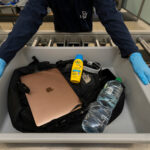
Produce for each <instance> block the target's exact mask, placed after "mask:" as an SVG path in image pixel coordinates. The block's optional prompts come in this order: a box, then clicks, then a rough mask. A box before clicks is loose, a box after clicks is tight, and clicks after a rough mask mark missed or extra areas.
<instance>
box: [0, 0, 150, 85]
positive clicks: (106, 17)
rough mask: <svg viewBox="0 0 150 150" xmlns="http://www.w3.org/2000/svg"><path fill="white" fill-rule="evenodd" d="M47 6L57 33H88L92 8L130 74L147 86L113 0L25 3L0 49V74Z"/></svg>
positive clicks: (149, 72) (148, 76)
mask: <svg viewBox="0 0 150 150" xmlns="http://www.w3.org/2000/svg"><path fill="white" fill-rule="evenodd" d="M48 7H50V8H51V9H52V11H53V14H54V24H55V30H56V31H57V32H72V33H75V32H91V31H92V12H93V7H95V9H96V13H97V15H98V16H99V19H100V21H101V22H102V24H103V25H104V27H105V28H106V30H107V32H108V34H109V35H110V36H111V38H112V40H113V42H114V43H115V44H116V45H117V46H118V47H119V49H120V51H121V56H122V57H123V58H129V59H130V62H131V64H132V66H133V69H134V71H135V72H136V74H137V75H138V77H139V78H140V79H141V81H142V82H143V83H144V84H145V85H147V84H149V83H150V69H149V67H148V65H147V64H146V63H145V61H144V60H143V58H142V55H141V54H140V53H139V51H138V47H137V46H136V44H135V43H134V41H133V39H132V37H131V35H130V33H129V31H128V29H127V27H126V26H125V24H124V22H123V18H122V15H121V13H120V12H118V11H117V9H116V5H115V1H114V0H29V1H28V2H27V4H26V6H25V8H24V10H23V11H22V12H21V14H20V17H19V18H18V20H17V22H16V24H15V26H14V28H13V30H12V32H11V33H10V34H9V35H8V38H7V40H6V41H5V42H4V43H3V44H2V46H1V47H0V75H2V74H3V71H4V69H5V67H6V65H7V64H8V63H9V62H10V61H11V59H12V58H13V57H14V56H15V55H16V53H17V52H18V51H19V50H20V49H21V48H22V47H23V46H24V45H25V44H26V43H27V42H28V41H29V40H30V38H31V37H32V36H33V35H34V34H35V33H36V32H37V30H38V29H39V27H40V25H41V24H42V21H43V17H44V16H46V15H47V8H48Z"/></svg>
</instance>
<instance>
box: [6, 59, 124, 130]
mask: <svg viewBox="0 0 150 150" xmlns="http://www.w3.org/2000/svg"><path fill="white" fill-rule="evenodd" d="M33 59H34V61H33V62H32V63H31V64H29V65H28V66H26V67H22V68H19V69H16V70H15V71H14V73H13V75H12V78H11V81H10V85H9V89H8V111H9V115H10V118H11V121H12V124H13V126H14V128H16V129H17V130H19V131H21V132H35V133H81V132H84V131H83V130H82V127H81V124H82V120H83V119H84V117H85V115H86V113H87V111H88V106H89V104H90V103H92V102H94V101H96V98H97V96H98V94H99V92H100V91H101V89H103V87H104V85H105V83H106V82H107V81H110V80H114V79H115V78H116V77H115V76H114V75H113V74H112V73H111V71H110V70H108V69H104V70H102V71H100V72H99V73H98V74H94V73H89V72H86V71H84V73H86V74H88V75H89V76H90V78H91V81H90V83H88V84H87V83H85V81H84V80H83V79H81V83H80V84H72V83H71V82H70V73H71V67H72V63H73V60H68V61H58V62H57V63H56V64H50V63H49V62H47V61H46V62H39V61H38V60H37V59H36V58H35V57H33ZM84 65H87V61H84ZM52 68H58V69H59V70H60V71H61V73H62V74H63V76H64V77H65V78H66V80H67V81H68V83H69V84H70V86H71V87H72V88H73V90H74V91H75V92H76V94H77V95H78V96H79V98H80V100H81V101H82V103H83V105H82V108H81V109H78V110H76V111H74V112H71V113H69V114H67V115H65V116H63V117H61V118H58V119H55V120H53V121H51V122H49V123H47V124H45V125H43V126H41V127H37V126H36V125H35V122H34V119H33V116H32V113H31V110H30V107H29V105H28V102H27V99H26V96H25V93H29V91H30V89H29V88H28V87H27V86H26V85H24V84H23V83H21V81H20V77H21V76H23V75H27V74H32V73H34V72H37V71H43V70H48V69H52ZM124 99H125V93H124V91H123V93H122V95H121V97H120V100H119V102H118V104H117V106H116V108H115V109H114V111H113V114H112V117H111V119H110V121H109V124H110V123H111V122H112V121H113V120H115V119H116V118H117V117H118V116H119V114H120V113H121V112H122V109H123V106H124Z"/></svg>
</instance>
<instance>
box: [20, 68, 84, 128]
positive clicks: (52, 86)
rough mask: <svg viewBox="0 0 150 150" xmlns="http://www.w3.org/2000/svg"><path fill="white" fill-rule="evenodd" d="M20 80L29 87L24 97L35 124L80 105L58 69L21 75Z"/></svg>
mask: <svg viewBox="0 0 150 150" xmlns="http://www.w3.org/2000/svg"><path fill="white" fill-rule="evenodd" d="M21 81H22V83H24V84H25V85H26V86H27V87H28V88H29V89H30V93H29V94H26V97H27V100H28V103H29V105H30V108H31V111H32V114H33V118H34V120H35V123H36V125H37V126H42V125H44V124H46V123H48V122H50V121H52V120H54V119H57V118H59V117H62V116H64V115H66V114H68V113H70V112H71V111H73V110H76V108H77V109H78V108H79V107H80V106H81V102H80V100H79V98H78V96H77V95H76V93H75V92H74V91H73V89H72V88H71V87H70V85H69V84H68V82H67V81H66V79H65V78H64V77H63V75H62V74H61V72H60V71H59V70H58V69H51V70H47V71H41V72H37V73H34V74H30V75H25V76H22V77H21ZM77 106H79V107H77Z"/></svg>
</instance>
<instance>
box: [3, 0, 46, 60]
mask: <svg viewBox="0 0 150 150" xmlns="http://www.w3.org/2000/svg"><path fill="white" fill-rule="evenodd" d="M47 7H48V4H47V0H29V1H28V2H27V4H26V6H25V8H24V9H23V10H22V11H21V13H20V16H19V18H18V19H17V22H16V24H15V26H14V28H13V30H12V32H11V33H9V35H8V38H7V40H6V41H5V42H4V43H3V44H2V46H1V47H0V58H2V59H4V60H5V61H6V62H7V63H9V61H10V60H11V59H12V58H13V57H14V56H15V55H16V53H17V51H19V50H20V49H21V48H22V47H23V46H24V45H25V44H26V43H27V42H28V41H29V40H30V38H31V37H32V36H33V35H34V34H35V33H36V31H37V30H38V28H39V26H40V25H41V24H42V21H43V17H44V16H45V15H46V14H47Z"/></svg>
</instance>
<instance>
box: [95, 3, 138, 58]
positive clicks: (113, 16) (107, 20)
mask: <svg viewBox="0 0 150 150" xmlns="http://www.w3.org/2000/svg"><path fill="white" fill-rule="evenodd" d="M94 6H95V9H96V13H97V15H98V16H99V19H100V21H101V22H102V24H103V25H104V26H105V28H106V30H107V32H108V34H109V35H110V36H111V38H112V40H113V42H114V43H115V44H116V45H117V46H118V47H119V49H120V51H121V55H122V57H123V58H126V57H128V56H129V55H130V54H131V53H133V52H137V51H138V47H137V46H136V44H135V42H134V41H133V39H132V37H131V34H130V33H129V31H128V29H127V27H126V25H125V24H124V21H123V18H122V15H121V13H120V12H119V11H117V9H116V4H115V1H114V0H94Z"/></svg>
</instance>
